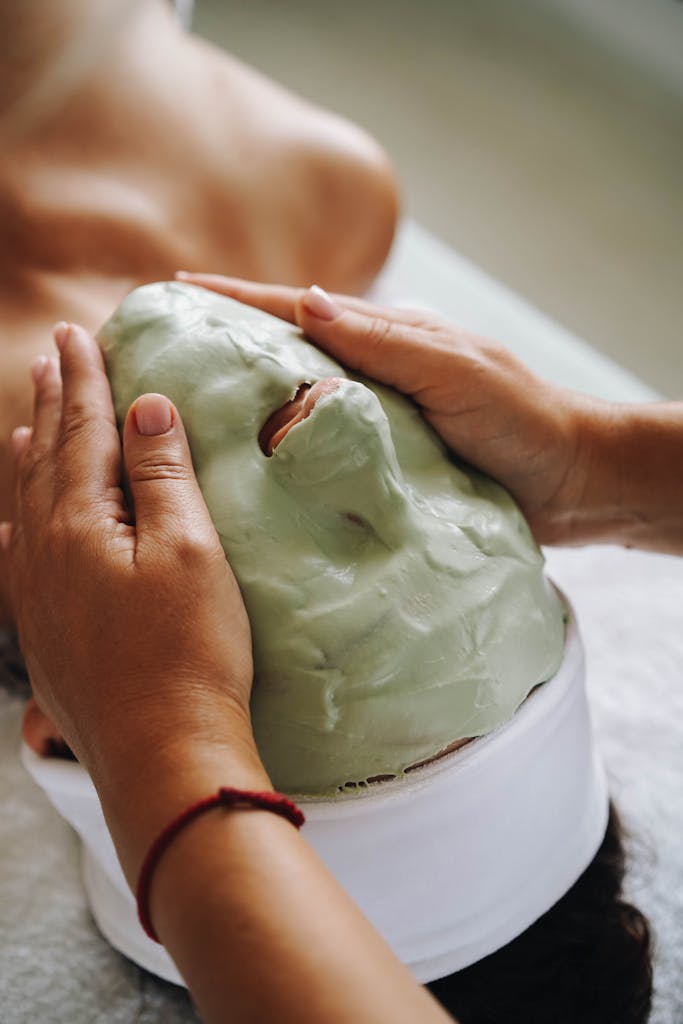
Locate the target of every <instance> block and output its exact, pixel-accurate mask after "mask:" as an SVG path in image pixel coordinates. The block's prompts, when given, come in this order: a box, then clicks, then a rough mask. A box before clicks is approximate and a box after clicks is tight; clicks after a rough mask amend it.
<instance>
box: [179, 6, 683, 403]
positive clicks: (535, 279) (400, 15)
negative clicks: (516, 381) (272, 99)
mask: <svg viewBox="0 0 683 1024" xmlns="http://www.w3.org/2000/svg"><path fill="white" fill-rule="evenodd" d="M194 24H195V28H196V30H197V31H199V32H200V33H202V34H204V35H207V36H209V37H210V38H212V39H214V40H215V41H217V42H219V43H221V44H222V45H223V46H225V47H226V48H228V49H230V50H231V51H232V52H234V53H235V54H237V55H238V56H240V57H241V58H243V59H245V60H247V61H248V62H249V63H252V64H254V65H255V66H257V67H259V68H261V69H262V70H264V71H266V72H267V73H268V74H270V75H271V76H272V77H274V78H276V79H278V80H280V81H281V82H283V83H285V84H287V85H289V86H290V87H291V88H293V89H295V90H296V91H298V92H300V93H302V94H304V95H308V96H310V97H312V98H313V99H315V100H317V101H318V102H320V103H322V104H324V105H325V106H328V107H330V108H333V109H335V110H337V111H339V112H340V113H343V114H345V115H347V116H349V117H351V118H352V119H354V120H356V121H357V122H359V123H361V124H363V125H364V126H365V127H367V128H368V129H369V130H370V131H371V132H372V133H373V134H374V135H376V136H377V137H378V138H379V139H380V141H381V142H382V143H383V144H384V146H385V147H386V148H387V150H388V151H389V153H390V154H391V156H392V158H393V160H394V162H395V164H396V167H397V169H398V173H399V177H400V180H401V182H402V187H403V192H404V203H405V209H406V211H407V212H408V213H409V214H410V215H412V216H414V217H415V218H416V219H417V220H418V221H419V222H421V223H422V224H423V225H424V226H425V227H427V228H429V229H430V230H431V231H432V232H434V233H435V234H436V235H438V236H439V237H441V238H442V239H444V240H445V241H446V242H448V243H449V244H451V245H453V246H455V247H456V248H457V249H459V250H460V251H461V252H462V253H463V254H464V255H465V256H466V257H468V258H469V259H471V260H473V261H474V262H476V263H478V264H479V265H481V266H482V267H483V268H484V269H486V270H487V271H488V272H489V273H492V274H494V275H495V276H496V277H498V278H499V279H500V280H501V281H503V282H504V283H505V284H507V285H509V286H511V287H512V288H514V289H516V290H517V291H519V292H520V293H521V294H522V295H524V296H525V297H526V298H528V299H529V300H531V301H532V302H533V303H534V304H535V305H536V306H538V307H539V308H540V309H542V310H543V311H544V312H545V313H548V314H549V315H550V316H552V317H554V318H555V319H557V320H558V321H559V322H561V323H562V324H564V325H565V326H566V327H568V328H570V329H571V330H573V331H575V332H577V333H578V334H580V335H582V336H583V337H584V338H585V339H586V340H587V341H589V342H590V343H591V344H592V345H594V346H595V347H597V348H599V349H600V350H602V351H603V352H605V353H606V354H608V355H610V356H612V357H613V358H615V359H617V360H618V361H619V362H621V363H622V364H623V365H625V366H627V367H629V368H630V369H632V370H634V371H636V372H637V373H638V374H639V375H640V376H641V377H642V378H643V379H644V380H646V381H647V382H648V383H650V384H652V385H653V386H655V387H657V388H659V389H660V390H661V391H662V393H664V394H665V395H669V396H673V397H683V352H682V346H681V330H680V325H679V317H680V308H681V301H680V300H681V293H682V292H683V198H682V194H681V181H682V180H683V59H682V58H681V54H683V4H681V3H680V2H677V0H514V2H512V0H450V2H448V0H441V2H438V0H422V2H410V0H366V2H365V3H363V2H360V0H343V2H339V3H332V2H318V3H315V2H313V0H242V2H238V0H198V3H197V6H196V11H195V20H194ZM226 130H227V129H226ZM501 340H503V341H504V339H501Z"/></svg>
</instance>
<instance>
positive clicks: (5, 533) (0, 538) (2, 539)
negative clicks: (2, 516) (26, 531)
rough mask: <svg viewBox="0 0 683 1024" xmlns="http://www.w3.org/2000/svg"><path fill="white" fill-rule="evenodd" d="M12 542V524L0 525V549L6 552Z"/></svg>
mask: <svg viewBox="0 0 683 1024" xmlns="http://www.w3.org/2000/svg"><path fill="white" fill-rule="evenodd" d="M11 540H12V524H11V523H0V548H2V550H3V551H7V549H8V548H9V546H10V542H11Z"/></svg>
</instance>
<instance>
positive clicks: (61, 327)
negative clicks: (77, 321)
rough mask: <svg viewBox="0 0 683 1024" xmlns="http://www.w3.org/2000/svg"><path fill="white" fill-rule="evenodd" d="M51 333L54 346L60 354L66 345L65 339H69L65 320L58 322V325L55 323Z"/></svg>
mask: <svg viewBox="0 0 683 1024" xmlns="http://www.w3.org/2000/svg"><path fill="white" fill-rule="evenodd" d="M52 333H53V335H54V339H55V345H56V346H57V348H58V349H59V351H60V352H61V351H62V349H63V348H64V345H65V344H66V339H67V338H68V337H69V325H68V324H67V323H66V321H65V320H60V321H59V323H56V324H55V325H54V327H53V328H52Z"/></svg>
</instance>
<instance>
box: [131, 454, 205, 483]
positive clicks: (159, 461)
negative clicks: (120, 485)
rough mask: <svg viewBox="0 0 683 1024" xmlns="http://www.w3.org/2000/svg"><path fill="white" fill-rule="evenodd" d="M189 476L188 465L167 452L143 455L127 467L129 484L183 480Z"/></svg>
mask: <svg viewBox="0 0 683 1024" xmlns="http://www.w3.org/2000/svg"><path fill="white" fill-rule="evenodd" d="M189 478H190V474H189V470H188V467H187V466H186V465H185V463H184V462H183V461H182V459H180V458H174V457H173V456H172V455H171V454H169V453H164V454H162V455H160V454H150V455H146V456H143V457H142V458H140V459H138V460H137V461H136V462H135V463H134V464H133V465H132V466H129V467H128V479H129V480H130V483H131V485H135V484H144V483H154V482H156V481H162V482H163V481H166V480H171V481H173V480H178V481H181V482H185V481H187V480H189Z"/></svg>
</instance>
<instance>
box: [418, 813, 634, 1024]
mask: <svg viewBox="0 0 683 1024" xmlns="http://www.w3.org/2000/svg"><path fill="white" fill-rule="evenodd" d="M623 838H624V837H623V829H622V825H621V822H620V820H619V816H618V814H617V812H616V810H615V808H614V806H613V805H610V815H609V822H608V825H607V831H606V833H605V838H604V839H603V841H602V845H601V846H600V849H599V850H598V852H597V853H596V855H595V857H594V858H593V860H592V861H591V863H590V864H589V865H588V867H587V868H586V870H585V871H584V872H583V874H582V875H581V877H580V878H579V879H578V881H577V882H576V883H575V884H574V885H573V886H572V888H571V889H570V890H569V892H567V893H566V894H565V895H564V896H563V897H562V899H561V900H559V901H558V902H557V903H556V904H555V906H554V907H551V909H550V910H549V911H548V912H547V913H546V914H544V915H543V917H541V918H539V920H538V921H536V922H535V923H534V924H533V925H532V926H531V927H530V928H528V929H527V930H526V931H525V932H523V933H522V935H520V936H519V937H518V938H516V939H515V940H514V941H513V942H510V943H509V944H508V945H507V946H504V947H503V948H502V949H499V950H498V951H497V952H496V953H492V954H491V955H490V956H487V957H486V958H485V959H484V960H480V961H479V963H476V964H472V966H471V967H467V968H465V969H464V970H462V971H458V972H457V973H456V974H451V975H449V976H448V977H446V978H441V979H440V980H439V981H434V982H432V983H431V984H430V985H428V986H427V988H428V989H429V990H430V991H431V992H432V994H433V995H434V996H435V997H436V998H437V999H438V1001H439V1002H440V1003H441V1005H442V1006H443V1007H444V1009H446V1010H447V1011H448V1012H449V1013H452V1014H453V1015H454V1016H455V1018H456V1019H457V1020H458V1022H459V1024H644V1022H645V1021H646V1020H647V1019H648V1016H649V1014H650V1003H651V998H652V959H651V954H652V944H651V936H650V928H649V925H648V922H647V919H646V918H645V917H644V915H643V914H641V912H640V911H639V910H638V909H637V908H636V907H634V906H632V905H631V904H630V903H627V902H626V901H625V900H624V899H622V883H623V880H624V871H625V859H626V858H625V853H624V843H623Z"/></svg>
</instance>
